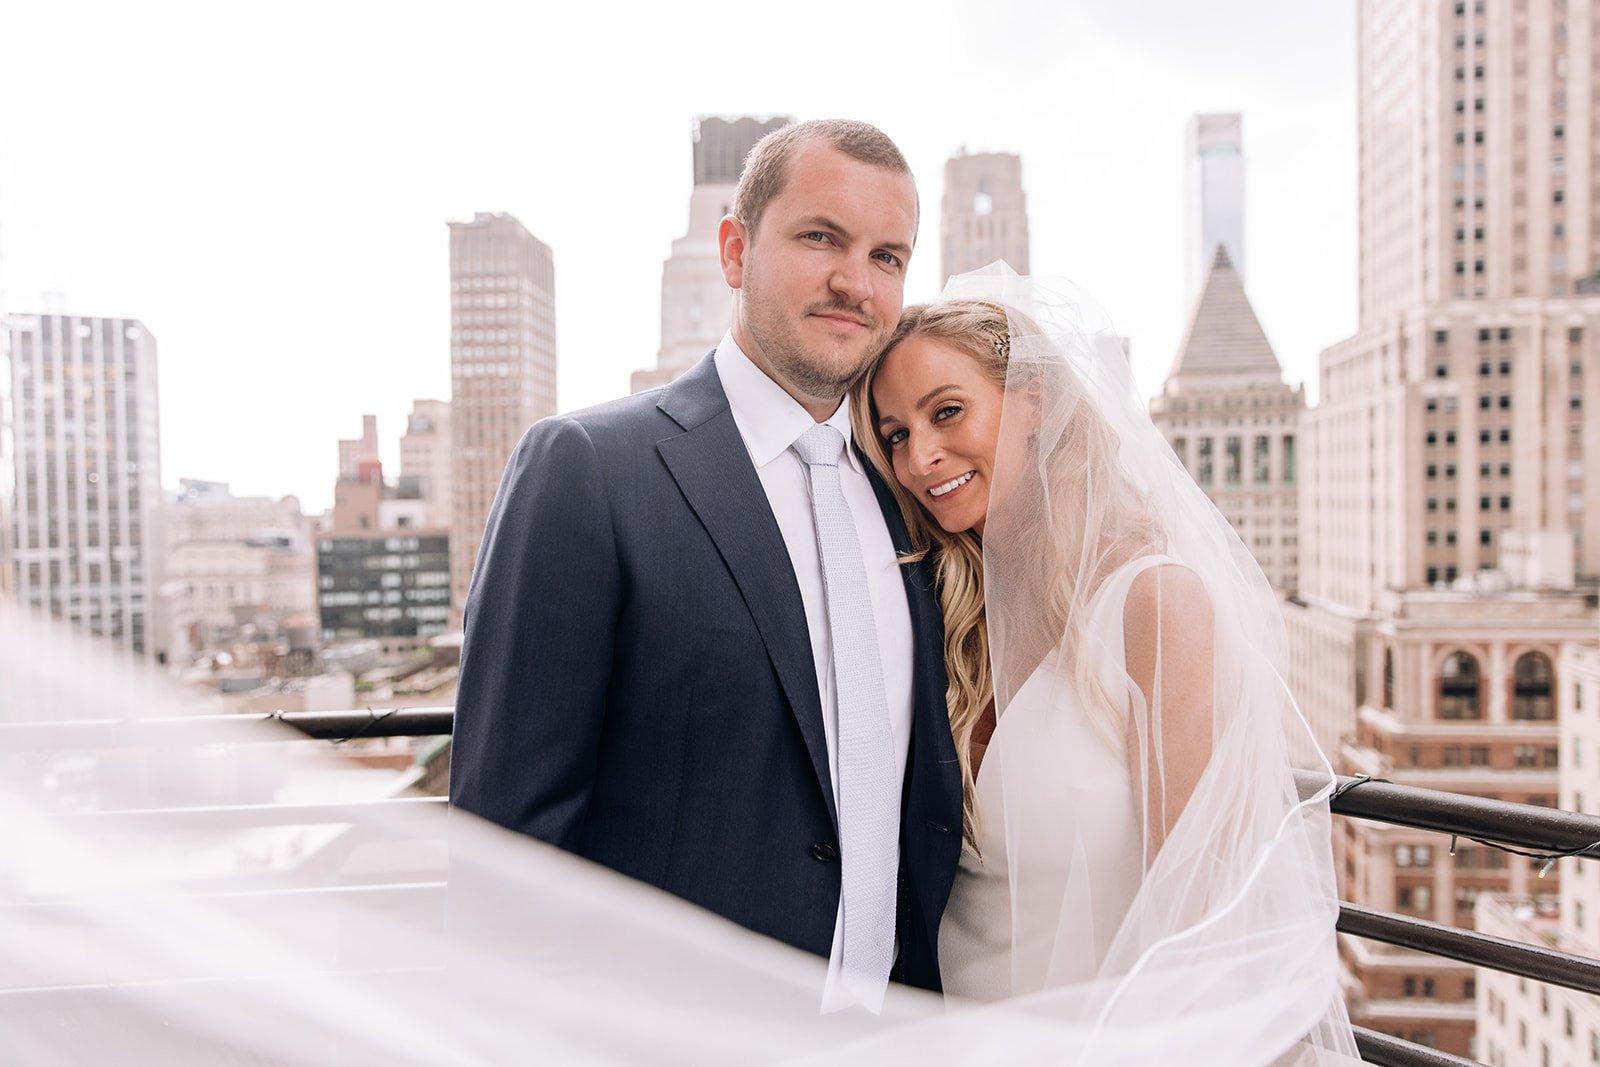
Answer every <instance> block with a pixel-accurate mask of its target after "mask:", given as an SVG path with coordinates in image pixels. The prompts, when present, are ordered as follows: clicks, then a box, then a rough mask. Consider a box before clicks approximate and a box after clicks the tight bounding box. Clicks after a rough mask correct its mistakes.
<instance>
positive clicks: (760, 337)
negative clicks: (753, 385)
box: [743, 286, 889, 401]
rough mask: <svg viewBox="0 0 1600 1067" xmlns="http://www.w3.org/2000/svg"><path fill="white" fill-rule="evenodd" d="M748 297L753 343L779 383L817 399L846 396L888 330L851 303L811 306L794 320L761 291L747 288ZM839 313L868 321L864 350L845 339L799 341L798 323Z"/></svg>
mask: <svg viewBox="0 0 1600 1067" xmlns="http://www.w3.org/2000/svg"><path fill="white" fill-rule="evenodd" d="M743 296H744V303H745V307H746V315H745V325H746V327H747V328H748V329H749V331H750V339H751V340H752V341H754V342H755V344H756V347H758V348H759V349H760V350H761V353H760V355H761V357H762V358H764V359H765V361H766V362H767V364H768V365H769V366H770V367H771V368H772V371H773V372H775V373H777V374H779V375H781V376H782V378H783V381H782V382H780V383H779V384H785V383H787V385H789V386H791V387H792V388H794V389H797V390H799V391H800V392H802V393H804V394H805V395H806V396H808V397H810V398H812V399H814V400H834V401H837V400H839V399H841V398H843V396H844V394H845V392H846V391H847V390H848V389H849V388H850V384H851V383H852V382H854V381H855V380H856V378H857V377H858V376H859V375H860V374H861V372H862V371H864V370H866V368H867V366H868V365H869V364H870V363H871V362H872V358H873V357H874V356H876V355H877V354H878V351H879V349H881V348H882V347H883V344H884V342H885V341H887V340H888V339H889V331H888V330H885V329H884V328H883V327H882V325H881V324H880V323H879V322H878V321H877V320H876V319H874V318H872V317H871V316H870V315H868V314H867V313H866V312H865V311H864V310H862V309H860V308H854V307H851V306H850V305H848V304H844V303H840V302H835V303H831V304H830V303H816V304H810V305H807V306H806V307H805V308H804V309H802V310H801V312H800V315H799V316H798V318H797V319H795V320H789V319H785V318H784V316H783V315H782V314H781V313H780V312H779V311H778V310H777V309H775V308H774V307H772V306H771V305H770V304H769V303H768V302H767V301H766V300H765V299H764V298H763V297H762V295H761V294H760V292H759V291H751V290H750V289H749V287H748V286H747V287H746V289H745V292H744V294H743ZM829 310H832V311H840V312H843V313H845V314H848V315H853V316H855V317H856V318H858V319H861V320H863V321H865V322H866V323H867V333H866V335H865V336H864V337H862V338H861V340H860V341H859V342H857V344H859V346H860V350H859V351H854V352H852V351H851V346H849V345H848V344H847V343H846V342H844V341H842V340H841V341H839V342H836V343H834V344H831V345H826V346H807V345H806V344H805V343H804V342H803V341H802V340H801V339H800V337H799V329H798V319H800V318H804V317H805V316H807V315H810V314H813V313H814V312H818V311H829Z"/></svg>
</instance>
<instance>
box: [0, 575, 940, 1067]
mask: <svg viewBox="0 0 1600 1067" xmlns="http://www.w3.org/2000/svg"><path fill="white" fill-rule="evenodd" d="M215 711H216V709H215V708H212V707H207V706H205V705H204V704H203V703H199V702H197V701H196V700H195V699H194V697H193V696H192V695H188V694H186V693H185V691H183V690H182V689H180V688H179V687H178V686H177V685H176V684H174V683H171V682H169V681H168V680H167V679H166V678H164V677H163V676H162V675H161V674H160V673H159V672H157V671H155V670H154V669H152V668H149V667H146V666H144V665H142V664H139V663H138V662H136V661H134V660H132V659H125V658H122V657H120V656H119V655H117V654H115V653H112V652H110V651H107V650H105V649H102V648H99V647H97V646H96V645H95V643H94V642H93V641H92V640H90V639H87V638H80V637H78V636H76V635H74V634H72V633H70V632H68V631H67V630H66V628H64V627H62V626H60V625H58V624H53V623H49V622H45V621H41V620H39V619H37V618H36V617H33V616H25V615H22V614H19V613H18V612H17V610H16V609H14V608H11V607H9V606H7V607H4V608H0V1063H5V1064H7V1065H8V1067H9V1065H32V1064H50V1065H57V1064H78V1063H82V1064H106V1063H161V1064H229V1063H237V1064H251V1065H257V1064H322V1063H349V1064H355V1063H380V1062H383V1063H403V1064H413V1063H414V1064H502V1063H514V1062H527V1061H528V1060H530V1059H533V1058H537V1059H539V1060H540V1061H545V1062H596V1063H601V1062H604V1063H619V1064H620V1063H671V1062H679V1063H703V1062H711V1063H718V1062H723V1063H747V1062H752V1061H765V1060H781V1059H784V1058H787V1057H789V1056H791V1055H796V1054H805V1055H811V1054H813V1053H816V1052H818V1051H819V1050H824V1051H825V1050H827V1049H834V1048H838V1047H840V1046H845V1045H848V1044H850V1043H851V1042H853V1041H855V1040H857V1039H859V1038H860V1037H862V1036H863V1035H864V1034H865V1033H867V1032H868V1031H869V1030H870V1031H872V1032H876V1031H878V1030H881V1029H883V1028H886V1027H892V1026H894V1025H895V1022H896V1021H897V1020H903V1019H905V1018H909V1017H913V1016H917V1015H927V1014H929V1013H930V1012H932V1011H937V1009H938V1005H937V1002H936V1001H935V1000H933V999H932V998H927V999H923V998H919V997H915V996H912V995H910V994H909V992H908V993H907V994H906V996H905V997H904V998H903V999H902V1000H901V1001H899V1002H898V1006H896V1002H894V1001H891V1005H890V1008H889V1010H887V1011H886V1012H885V1014H884V1016H883V1017H881V1018H871V1017H868V1016H865V1015H860V1016H858V1017H847V1016H830V1017H826V1018H823V1017H819V1013H818V1004H819V1002H820V994H821V990H822V983H823V979H824V974H825V961H822V960H819V959H815V958H813V957H811V956H809V955H806V954H804V953H800V952H797V951H795V950H792V949H789V948H788V947H786V946H782V945H779V944H777V943H775V942H770V941H767V940H766V939H764V938H761V937H758V936H756V935H753V934H750V933H748V932H746V931H744V930H742V929H740V928H738V927H736V926H734V925H732V924H730V923H727V922H725V921H723V920H721V919H719V918H717V917H715V916H712V915H710V914H709V913H706V912H703V911H701V910H700V909H697V908H695V907H692V906H690V905H687V904H684V903H683V902H681V901H678V900H676V899H674V898H671V897H668V896H666V895H664V894H661V893H658V892H656V891H655V890H653V889H650V888H648V887H645V886H643V885H640V884H638V883H635V882H633V881H631V880H629V879H626V878H624V877H622V876H620V875H616V874H614V873H612V872H610V871H607V870H604V869H602V868H599V867H597V866H594V865H591V864H589V863H587V862H585V861H582V860H579V859H576V858H574V857H572V856H570V855H567V854H565V853H562V852H560V851H557V850H555V849H553V848H550V847H548V846H545V845H543V844H541V843H539V842H535V841H533V840H531V839H528V838H524V837H521V836H520V835H516V834H512V833H509V832H507V831H504V830H501V829H500V828H498V827H494V826H491V825H489V824H486V823H482V822H480V821H478V820H476V819H473V818H472V817H470V816H465V815H463V814H462V813H460V812H449V813H448V816H447V813H446V811H445V810H444V808H443V806H442V804H439V803H435V802H432V801H428V800H418V799H415V798H411V799H405V798H400V797H398V796H397V795H396V790H397V787H399V786H402V784H403V783H402V779H401V775H400V773H399V772H394V771H375V770H372V769H370V768H365V767H361V766H359V765H357V764H356V763H354V762H353V761H351V760H349V759H347V758H346V756H345V754H344V753H341V752H339V751H337V750H336V749H333V750H330V748H329V746H327V745H324V744H323V743H320V742H312V741H306V740H303V739H301V740H296V738H298V737H299V735H297V734H296V733H295V732H294V731H293V730H292V729H290V728H288V727H282V726H278V725H277V724H263V725H260V726H256V725H254V724H245V723H239V724H227V725H228V726H229V727H230V728H229V729H227V730H226V731H223V732H221V733H225V734H226V736H227V737H228V738H229V741H227V742H220V741H218V740H217V737H218V736H219V731H218V730H217V729H216V727H215V726H211V727H208V728H207V729H205V730H201V729H198V728H195V729H185V724H184V723H183V722H181V721H180V720H181V719H182V718H183V717H185V716H194V715H197V714H198V715H211V714H214V713H215ZM86 720H92V721H94V723H95V724H94V725H93V726H90V727H87V728H85V727H82V726H74V727H71V728H70V729H68V728H63V727H61V726H60V725H59V724H62V723H66V722H74V723H82V722H85V721H86ZM24 724H25V725H24ZM391 798H392V799H391ZM335 803H341V804H348V805H350V807H349V808H347V809H343V810H340V811H338V812H333V813H330V812H329V811H328V810H327V806H328V805H330V804H335ZM447 869H448V871H449V873H450V881H452V882H454V883H458V885H447V879H446V871H447Z"/></svg>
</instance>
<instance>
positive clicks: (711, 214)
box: [631, 116, 793, 393]
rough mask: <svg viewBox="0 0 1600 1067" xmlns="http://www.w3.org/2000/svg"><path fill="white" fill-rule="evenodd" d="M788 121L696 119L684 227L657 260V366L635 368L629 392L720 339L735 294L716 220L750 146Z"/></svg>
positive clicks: (728, 203)
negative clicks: (666, 254) (724, 267)
mask: <svg viewBox="0 0 1600 1067" xmlns="http://www.w3.org/2000/svg"><path fill="white" fill-rule="evenodd" d="M792 121H793V120H792V119H790V118H789V117H788V116H778V117H775V118H751V117H748V116H745V117H741V118H717V117H714V116H708V117H704V118H701V119H699V120H698V121H697V122H696V123H695V131H694V191H693V192H692V193H690V194H689V228H688V230H686V231H685V232H684V235H683V236H682V237H680V238H678V239H677V240H676V241H673V242H672V255H670V256H669V257H667V260H666V262H665V263H663V264H662V265H661V349H660V351H658V352H657V353H656V365H655V367H654V368H652V369H650V370H639V371H634V373H633V380H632V382H631V388H632V390H633V392H635V393H638V392H643V391H644V390H646V389H654V388H655V387H656V386H658V385H665V384H667V383H668V382H670V381H671V380H672V379H674V378H676V377H677V376H678V375H680V374H682V373H683V372H684V371H686V370H688V369H689V368H690V367H692V366H693V365H694V364H695V362H696V361H698V360H699V359H700V357H702V356H704V355H705V354H706V353H707V352H709V351H710V350H711V349H713V348H715V347H716V346H717V342H719V341H721V340H722V334H723V332H724V331H726V330H727V328H728V322H729V315H730V313H731V311H732V301H731V299H730V296H729V293H728V283H727V282H726V281H725V280H724V279H723V277H722V263H721V258H720V256H719V253H718V248H717V225H718V223H720V222H721V221H722V217H723V216H724V215H726V214H727V213H728V212H729V211H731V210H732V209H733V192H734V189H735V188H737V187H738V184H739V175H740V174H741V173H742V172H743V170H744V159H745V156H747V155H749V154H750V149H751V148H753V147H754V146H755V143H756V142H757V141H759V140H761V138H763V137H765V136H766V135H767V134H769V133H771V132H772V131H773V130H776V129H779V128H781V127H783V126H787V125H788V124H789V123H790V122H792Z"/></svg>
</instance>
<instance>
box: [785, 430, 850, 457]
mask: <svg viewBox="0 0 1600 1067" xmlns="http://www.w3.org/2000/svg"><path fill="white" fill-rule="evenodd" d="M793 448H794V451H795V454H796V455H798V456H799V457H800V458H801V459H802V460H804V461H805V464H806V466H808V467H815V466H818V465H821V466H824V467H837V466H838V465H839V454H840V453H841V452H843V451H844V435H843V434H841V433H840V432H839V431H838V430H835V429H834V428H833V427H832V426H829V425H827V424H825V423H820V422H819V423H817V424H816V425H815V426H813V427H811V429H809V430H807V431H806V432H805V433H803V434H801V435H800V436H799V437H797V438H795V442H794V445H793Z"/></svg>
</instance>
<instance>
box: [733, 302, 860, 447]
mask: <svg viewBox="0 0 1600 1067" xmlns="http://www.w3.org/2000/svg"><path fill="white" fill-rule="evenodd" d="M715 364H716V368H717V377H718V378H720V379H721V380H722V391H723V392H724V393H726V394H727V395H728V406H729V408H731V409H732V411H733V422H734V425H735V426H737V427H739V436H740V437H742V438H744V446H745V448H746V449H747V450H748V451H749V453H750V460H751V462H753V463H754V464H755V465H756V469H757V470H760V469H761V468H762V467H765V466H766V465H767V464H769V463H771V462H772V461H773V460H775V459H777V458H778V457H779V456H781V455H783V454H784V453H785V452H787V451H788V450H789V446H790V445H792V444H794V443H795V440H796V439H798V438H799V436H800V435H801V434H803V433H805V432H806V431H807V430H809V429H810V428H811V427H812V426H814V425H816V420H815V419H813V418H812V417H811V414H810V413H809V412H808V411H806V409H805V408H803V407H801V406H800V403H799V401H797V400H795V398H794V397H792V396H790V395H789V394H788V393H786V392H784V391H783V386H781V385H779V384H778V383H777V382H775V381H773V380H772V379H771V378H769V377H767V375H766V372H765V371H763V370H762V369H761V368H760V367H757V366H756V365H755V364H754V363H752V362H751V361H750V357H749V356H747V355H745V354H744V350H743V349H741V348H740V347H739V342H737V341H735V340H734V339H733V331H732V330H729V331H727V332H726V333H724V334H723V335H722V343H721V344H719V345H717V353H716V356H715ZM823 422H824V424H825V425H828V426H832V427H833V428H834V429H835V430H838V431H839V433H840V434H841V435H842V436H843V437H844V444H845V449H844V454H845V457H846V459H847V460H848V461H849V463H850V466H851V467H853V468H855V470H856V471H858V472H861V473H865V472H864V471H863V468H862V466H861V457H860V456H858V455H856V450H855V449H854V448H851V447H850V444H851V437H850V397H849V396H848V395H846V396H845V397H844V398H843V399H842V400H840V401H839V407H838V410H836V411H835V412H834V413H833V414H832V415H829V416H828V417H827V418H826V419H824V420H823Z"/></svg>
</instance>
